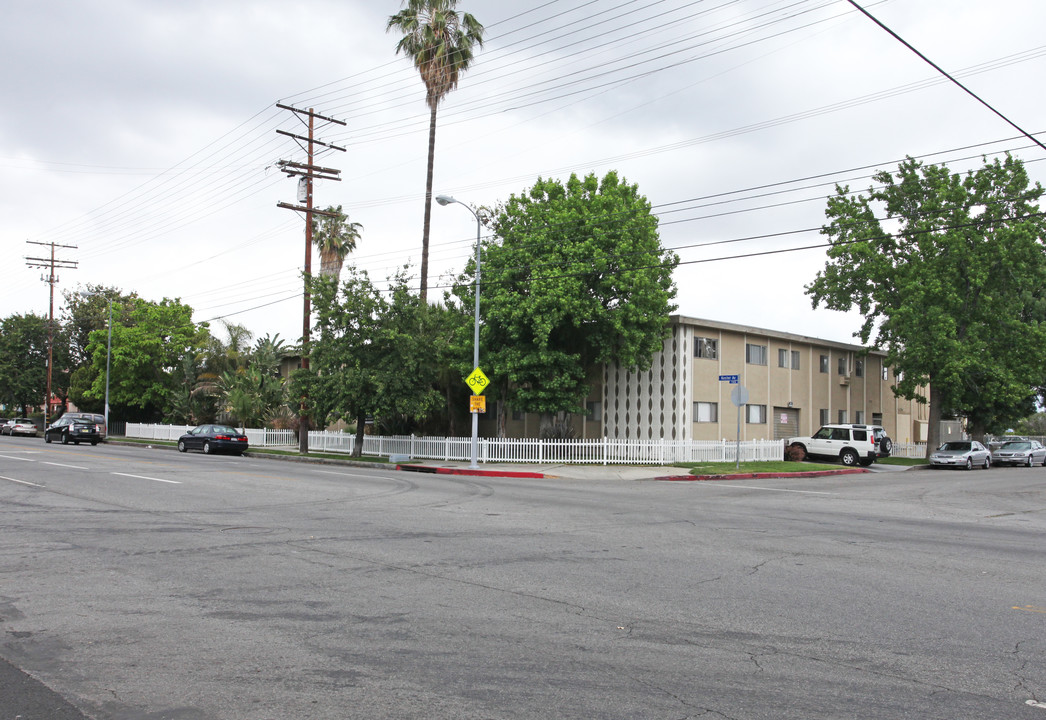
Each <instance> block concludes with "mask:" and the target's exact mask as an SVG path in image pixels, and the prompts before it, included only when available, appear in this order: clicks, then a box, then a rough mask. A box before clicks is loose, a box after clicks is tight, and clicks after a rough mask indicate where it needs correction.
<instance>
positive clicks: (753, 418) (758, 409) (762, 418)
mask: <svg viewBox="0 0 1046 720" xmlns="http://www.w3.org/2000/svg"><path fill="white" fill-rule="evenodd" d="M745 407H746V408H747V410H746V411H745V420H746V422H748V423H749V424H751V425H765V424H766V405H746V406H745Z"/></svg>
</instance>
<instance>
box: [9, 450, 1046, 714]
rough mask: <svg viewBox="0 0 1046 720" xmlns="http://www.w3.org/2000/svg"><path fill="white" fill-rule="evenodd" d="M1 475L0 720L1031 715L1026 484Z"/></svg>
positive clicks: (146, 471)
mask: <svg viewBox="0 0 1046 720" xmlns="http://www.w3.org/2000/svg"><path fill="white" fill-rule="evenodd" d="M0 478H2V479H0V658H2V659H3V660H4V661H6V662H3V661H0V719H2V720H8V719H13V718H21V719H22V720H35V719H36V718H38V717H39V718H47V719H48V720H52V719H55V718H62V719H63V720H64V719H65V718H69V719H70V720H71V719H72V718H76V717H80V713H82V715H83V716H86V717H88V718H95V719H98V720H102V719H105V720H160V719H166V720H287V719H289V718H294V719H295V720H311V719H326V718H366V719H368V720H378V719H382V718H396V719H405V718H418V719H422V718H424V719H425V720H433V719H442V718H447V719H451V718H453V719H454V720H462V719H477V720H478V719H484V720H493V719H505V720H509V719H511V720H521V719H522V720H525V719H529V718H554V719H556V720H571V719H575V718H576V719H578V720H581V719H584V720H592V719H594V718H614V719H616V718H622V719H624V718H630V719H632V718H671V719H681V718H699V717H705V718H732V719H734V720H752V719H757V718H775V719H781V718H797V719H798V718H802V719H803V720H810V719H815V718H832V719H837V718H876V719H882V718H920V719H925V718H931V719H932V718H940V719H941V720H944V719H947V720H956V719H958V718H977V719H983V718H1007V719H1011V718H1012V719H1021V718H1031V719H1035V720H1046V579H1044V577H1043V575H1044V574H1043V569H1044V561H1043V551H1044V549H1046V532H1044V531H1046V490H1044V488H1046V469H1043V468H1034V469H1031V470H1027V469H1022V468H1012V469H1011V468H993V469H991V470H989V471H974V472H961V471H929V470H921V471H909V472H899V473H875V474H862V475H847V476H841V477H821V478H806V479H783V478H781V479H778V478H775V479H761V480H758V481H753V480H739V481H725V482H724V481H717V482H659V481H643V482H637V481H624V480H620V479H609V478H608V479H593V480H578V479H570V480H554V479H541V480H521V479H505V478H469V477H460V476H448V475H417V474H409V473H402V472H396V471H392V470H388V469H385V468H380V469H373V470H371V469H360V468H354V467H337V466H334V467H331V466H313V465H305V464H298V463H287V462H277V461H273V460H265V459H258V458H250V457H245V458H234V457H216V456H204V455H200V454H189V455H181V454H178V453H175V452H171V451H164V450H149V449H144V448H129V447H115V446H98V447H96V448H92V447H89V446H85V447H71V446H70V447H66V446H60V445H45V444H44V443H43V441H42V440H39V439H36V440H33V439H24V438H8V437H2V438H0ZM48 708H53V713H52V714H48V713H49V712H51V711H49V710H48ZM34 713H37V714H34ZM59 713H66V714H59Z"/></svg>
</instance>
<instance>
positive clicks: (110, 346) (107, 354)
mask: <svg viewBox="0 0 1046 720" xmlns="http://www.w3.org/2000/svg"><path fill="white" fill-rule="evenodd" d="M112 356H113V301H112V298H110V299H109V340H108V342H107V343H106V345H105V436H106V438H108V437H109V362H110V360H111V358H112Z"/></svg>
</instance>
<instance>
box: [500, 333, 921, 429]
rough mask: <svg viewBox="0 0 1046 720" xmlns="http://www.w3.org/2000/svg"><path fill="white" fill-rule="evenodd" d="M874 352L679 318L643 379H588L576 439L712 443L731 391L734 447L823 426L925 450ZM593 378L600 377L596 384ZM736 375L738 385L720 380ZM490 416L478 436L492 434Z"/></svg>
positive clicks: (631, 375) (633, 375) (530, 419)
mask: <svg viewBox="0 0 1046 720" xmlns="http://www.w3.org/2000/svg"><path fill="white" fill-rule="evenodd" d="M884 359H885V355H884V353H882V352H879V351H876V350H871V349H869V348H866V347H863V346H861V345H852V344H848V343H839V342H834V341H830V340H821V339H818V338H813V337H808V336H805V335H799V334H795V333H787V332H779V331H776V330H767V329H764V328H756V327H748V326H744V325H734V324H731V323H724V322H718V321H715V320H704V319H698V318H690V317H684V316H679V315H673V316H672V317H671V334H670V335H669V337H668V338H667V339H666V340H665V343H664V348H663V349H662V350H661V352H658V353H655V355H654V358H653V363H652V365H651V367H650V369H649V370H646V371H643V372H629V371H628V370H626V369H624V368H620V367H615V366H613V365H608V366H606V367H604V368H602V369H601V373H600V371H599V370H595V369H594V371H593V375H592V392H591V393H590V395H589V397H588V400H587V407H588V410H589V412H588V414H587V415H576V416H574V417H573V418H572V423H573V426H574V429H575V431H576V433H577V435H578V437H588V438H599V437H610V438H619V439H627V438H638V439H660V438H664V439H667V440H691V439H692V440H721V439H724V438H727V439H733V438H734V437H735V436H736V435H737V423H738V408H737V407H736V406H735V405H734V404H733V402H732V401H731V391H732V390H733V389H734V388H737V387H739V386H743V387H744V388H746V389H747V391H748V402H747V404H746V405H745V406H743V407H742V408H741V413H742V414H741V417H740V425H741V427H740V432H741V439H742V440H757V439H781V438H788V437H791V436H795V435H809V434H811V433H813V432H814V431H816V430H817V428H818V427H820V426H821V425H823V424H826V423H842V422H850V423H868V424H874V425H882V426H883V427H884V428H886V431H887V433H888V434H889V435H890V437H891V438H893V440H894V442H900V443H912V442H925V440H926V430H927V421H928V412H927V406H926V405H925V404H924V403H918V402H915V401H910V400H904V399H903V398H897V397H895V396H894V394H893V391H892V390H891V387H892V385H893V384H894V382H895V377H894V375H893V372H892V371H891V370H890V368H889V367H887V366H886V365H885V363H884ZM600 374H601V375H602V377H600ZM732 375H736V376H737V379H738V382H737V384H731V383H730V382H728V381H727V380H720V377H721V376H732ZM493 420H494V418H493V416H492V414H490V413H488V415H487V417H486V418H484V419H483V423H482V425H483V430H484V435H488V434H494V433H493V430H494V423H493ZM506 434H507V435H509V436H510V437H537V436H538V434H539V427H538V418H537V417H536V416H533V415H524V414H522V413H509V417H508V420H507V423H506Z"/></svg>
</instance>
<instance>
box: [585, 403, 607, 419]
mask: <svg viewBox="0 0 1046 720" xmlns="http://www.w3.org/2000/svg"><path fill="white" fill-rule="evenodd" d="M602 405H603V403H601V402H599V401H598V400H593V401H591V402H588V403H585V407H586V408H587V409H588V414H587V415H586V416H585V419H586V420H588V421H590V422H599V421H601V420H602V419H603V407H602Z"/></svg>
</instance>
